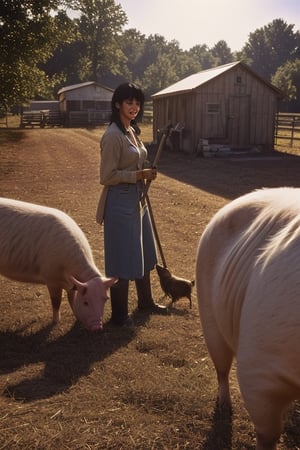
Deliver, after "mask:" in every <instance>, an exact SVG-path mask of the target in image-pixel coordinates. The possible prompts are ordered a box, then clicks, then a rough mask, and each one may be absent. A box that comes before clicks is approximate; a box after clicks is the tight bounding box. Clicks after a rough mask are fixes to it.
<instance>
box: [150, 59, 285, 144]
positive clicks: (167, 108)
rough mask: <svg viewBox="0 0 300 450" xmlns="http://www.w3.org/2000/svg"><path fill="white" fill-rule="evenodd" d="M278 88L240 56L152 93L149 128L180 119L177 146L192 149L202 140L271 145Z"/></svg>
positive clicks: (157, 128)
mask: <svg viewBox="0 0 300 450" xmlns="http://www.w3.org/2000/svg"><path fill="white" fill-rule="evenodd" d="M280 97H281V92H280V91H279V90H278V89H277V88H276V87H275V86H273V85H272V84H270V83H269V82H268V81H266V80H264V79H262V78H261V77H260V76H259V75H258V74H256V73H255V72H254V71H253V70H252V69H250V68H249V67H248V66H247V65H246V64H245V63H243V62H240V61H238V62H233V63H230V64H225V65H223V66H219V67H215V68H212V69H208V70H204V71H202V72H199V73H196V74H193V75H190V76H189V77H187V78H184V79H183V80H181V81H178V82H177V83H175V84H173V85H171V86H169V87H167V88H166V89H163V90H162V91H159V92H157V93H156V94H154V95H152V101H153V133H154V140H155V139H156V132H157V130H159V129H161V128H163V127H164V126H166V125H167V124H168V123H171V124H172V125H173V126H175V125H176V124H178V123H180V124H181V126H182V128H183V129H182V133H181V135H180V150H183V151H186V152H196V151H198V150H199V146H200V145H201V142H203V140H208V141H209V143H212V144H213V143H218V144H225V145H228V146H230V147H231V148H248V147H258V148H260V149H261V150H272V149H273V147H274V131H275V117H276V113H277V109H278V106H277V105H278V100H279V98H280Z"/></svg>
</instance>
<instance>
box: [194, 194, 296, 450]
mask: <svg viewBox="0 0 300 450" xmlns="http://www.w3.org/2000/svg"><path fill="white" fill-rule="evenodd" d="M196 285H197V297H198V306H199V313H200V319H201V324H202V329H203V333H204V338H205V341H206V344H207V348H208V351H209V353H210V356H211V358H212V360H213V363H214V365H215V368H216V373H217V379H218V384H219V388H218V400H219V404H220V405H221V406H222V405H223V406H224V405H227V406H230V392H229V381H228V377H229V371H230V368H231V364H232V361H233V357H234V356H235V357H236V362H237V376H238V381H239V386H240V390H241V394H242V397H243V399H244V402H245V406H246V408H247V410H248V412H249V414H250V417H251V419H252V421H253V423H254V426H255V430H256V448H257V449H259V450H267V449H268V450H270V449H276V444H277V441H278V439H279V437H280V434H281V432H282V429H283V423H284V415H285V413H286V411H287V409H288V408H289V406H290V405H291V403H292V402H293V400H296V399H299V398H300V350H299V348H300V189H299V188H273V189H261V190H257V191H255V192H252V193H250V194H248V195H244V196H242V197H240V198H238V199H236V200H234V201H233V202H231V203H229V204H228V205H227V206H225V207H223V208H222V209H220V211H219V212H218V213H217V214H216V215H215V216H214V217H213V219H212V220H211V222H210V223H209V224H208V226H207V227H206V229H205V230H204V233H203V235H202V237H201V239H200V242H199V247H198V253H197V262H196Z"/></svg>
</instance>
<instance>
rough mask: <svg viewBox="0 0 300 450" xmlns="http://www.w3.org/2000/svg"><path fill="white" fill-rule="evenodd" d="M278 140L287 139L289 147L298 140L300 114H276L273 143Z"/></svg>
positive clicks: (299, 138) (299, 134) (299, 136)
mask: <svg viewBox="0 0 300 450" xmlns="http://www.w3.org/2000/svg"><path fill="white" fill-rule="evenodd" d="M278 140H288V141H289V145H290V147H293V145H294V142H295V141H300V114H298V113H297V114H296V113H294V114H290V113H278V114H277V115H276V126H275V144H278Z"/></svg>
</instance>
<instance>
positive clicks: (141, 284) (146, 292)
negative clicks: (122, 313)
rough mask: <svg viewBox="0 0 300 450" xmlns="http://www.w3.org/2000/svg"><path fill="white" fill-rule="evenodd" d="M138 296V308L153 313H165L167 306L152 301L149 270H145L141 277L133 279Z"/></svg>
mask: <svg viewBox="0 0 300 450" xmlns="http://www.w3.org/2000/svg"><path fill="white" fill-rule="evenodd" d="M135 286H136V292H137V296H138V309H140V310H144V311H149V312H151V313H154V314H167V313H168V308H167V307H166V306H164V305H159V304H157V303H155V302H154V300H153V298H152V293H151V282H150V272H146V273H145V275H144V276H143V278H139V279H136V280H135Z"/></svg>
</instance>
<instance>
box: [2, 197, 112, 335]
mask: <svg viewBox="0 0 300 450" xmlns="http://www.w3.org/2000/svg"><path fill="white" fill-rule="evenodd" d="M0 274H2V275H4V276H5V277H7V278H10V279H12V280H16V281H21V282H29V283H40V284H45V285H46V286H47V288H48V291H49V294H50V298H51V302H52V310H53V322H58V321H59V319H60V312H59V308H60V304H61V299H62V290H63V289H65V290H66V291H67V293H68V300H69V302H70V306H71V308H72V310H73V312H74V314H75V316H76V317H77V319H78V320H79V321H80V322H82V324H83V325H84V326H85V327H86V328H88V329H89V330H99V329H102V318H103V312H104V304H105V301H106V299H107V294H106V291H107V289H108V288H109V287H110V286H111V285H112V284H113V283H115V281H116V279H114V278H105V277H102V275H101V273H100V272H99V270H98V269H97V267H96V265H95V263H94V260H93V256H92V251H91V248H90V245H89V243H88V241H87V238H86V236H85V234H84V233H83V231H82V230H81V229H80V228H79V226H78V225H77V224H76V222H75V221H74V220H73V219H71V217H69V216H68V215H67V214H65V213H63V212H62V211H59V210H57V209H54V208H49V207H46V206H40V205H35V204H32V203H27V202H22V201H18V200H13V199H8V198H0ZM75 289H76V290H75Z"/></svg>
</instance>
